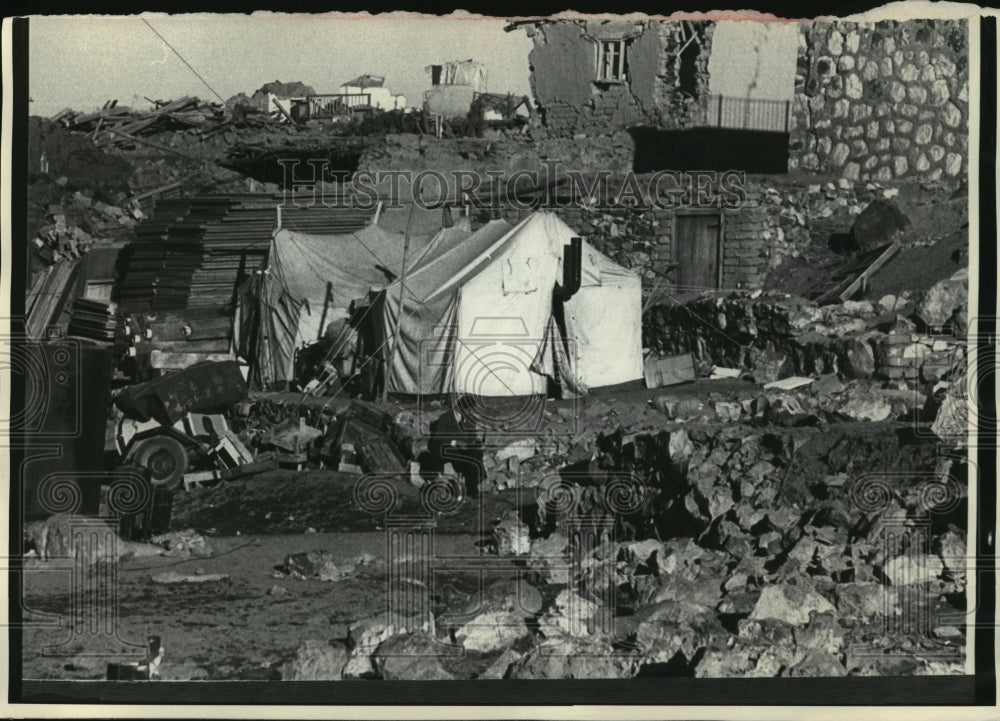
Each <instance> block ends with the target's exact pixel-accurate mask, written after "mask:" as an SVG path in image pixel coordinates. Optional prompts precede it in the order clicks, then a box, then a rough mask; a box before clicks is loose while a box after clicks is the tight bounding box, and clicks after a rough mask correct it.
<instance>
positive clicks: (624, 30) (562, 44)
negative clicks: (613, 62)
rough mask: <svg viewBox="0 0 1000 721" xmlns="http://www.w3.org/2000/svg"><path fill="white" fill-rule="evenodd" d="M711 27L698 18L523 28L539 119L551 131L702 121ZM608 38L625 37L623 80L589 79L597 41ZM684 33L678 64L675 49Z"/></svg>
mask: <svg viewBox="0 0 1000 721" xmlns="http://www.w3.org/2000/svg"><path fill="white" fill-rule="evenodd" d="M712 27H714V26H713V24H712V23H704V22H702V23H676V22H652V23H621V22H614V23H608V22H604V23H602V22H586V21H572V22H570V21H567V22H554V23H542V24H540V25H538V26H537V27H535V28H533V29H531V30H529V33H530V34H531V36H532V38H533V40H534V47H533V49H532V50H531V53H530V55H529V60H530V64H531V85H532V90H533V93H534V96H535V100H536V102H537V103H538V105H539V108H540V110H541V117H542V122H543V124H544V125H545V127H546V128H547V129H548V130H549V131H551V132H552V133H553V134H556V135H580V134H584V135H594V134H601V133H605V132H607V131H608V130H609V129H612V128H627V127H633V126H639V125H653V126H657V127H661V128H681V127H691V126H694V125H701V124H703V123H704V118H705V112H706V108H707V100H708V56H709V53H710V50H711V33H712ZM692 32H693V34H694V37H693V38H692V37H691V34H692ZM609 37H624V38H628V40H627V51H626V54H627V68H628V73H627V81H624V82H603V81H600V80H598V79H597V78H596V62H595V58H596V52H597V49H596V48H597V41H598V39H605V38H609ZM689 39H690V40H691V46H690V47H689V49H688V50H687V51H686V52H685V54H684V62H685V63H687V64H686V65H685V66H684V67H683V69H682V59H681V54H680V50H681V49H682V48H684V46H685V43H687V41H688V40H689ZM691 48H693V50H692V49H691Z"/></svg>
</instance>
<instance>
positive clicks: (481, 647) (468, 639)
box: [455, 610, 531, 653]
mask: <svg viewBox="0 0 1000 721" xmlns="http://www.w3.org/2000/svg"><path fill="white" fill-rule="evenodd" d="M530 633H531V632H530V631H529V630H528V626H527V624H526V623H525V620H524V616H523V615H521V614H519V613H517V612H516V611H507V610H490V611H486V612H485V613H481V614H479V615H478V616H476V617H475V618H473V619H472V620H471V621H469V622H468V623H466V624H464V625H463V626H462V627H461V628H459V629H458V630H457V631H455V640H456V641H457V642H458V643H460V644H462V646H463V647H464V648H465V649H466V650H467V651H478V652H479V653H491V652H493V651H501V650H504V649H508V648H510V647H511V646H513V645H514V644H515V643H517V642H518V641H520V640H521V639H522V638H525V637H527V636H528V635H529V634H530Z"/></svg>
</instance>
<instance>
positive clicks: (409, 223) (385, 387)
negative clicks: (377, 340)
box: [382, 198, 417, 403]
mask: <svg viewBox="0 0 1000 721" xmlns="http://www.w3.org/2000/svg"><path fill="white" fill-rule="evenodd" d="M416 206H417V201H416V198H413V199H412V200H411V203H410V216H409V217H408V218H407V219H406V239H405V240H404V241H403V270H402V271H400V272H401V275H400V277H399V311H398V312H397V313H396V332H395V333H393V334H392V348H391V349H390V350H389V362H388V363H386V365H385V368H384V369H383V370H382V402H383V403H385V402H386V400H387V399H388V398H389V373H390V372H392V365H393V363H395V362H396V346H398V345H399V330H400V327H399V324H400V322H401V321H402V318H403V294H404V293H405V290H406V256H407V255H408V254H409V252H410V229H411V228H412V227H413V210H414V208H416Z"/></svg>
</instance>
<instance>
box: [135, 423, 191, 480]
mask: <svg viewBox="0 0 1000 721" xmlns="http://www.w3.org/2000/svg"><path fill="white" fill-rule="evenodd" d="M132 460H134V461H135V462H136V463H137V464H139V465H140V466H145V467H146V468H147V469H149V473H150V481H151V482H152V484H153V485H154V486H158V487H160V488H167V489H170V490H174V489H176V488H179V487H180V485H181V483H182V482H183V480H184V474H185V473H186V472H187V468H188V457H187V451H186V450H185V449H184V446H183V445H182V444H181V442H180V441H178V440H177V439H176V438H171V437H170V436H154V437H152V438H147V439H145V440H143V441H140V442H139V445H138V446H136V449H135V450H134V451H133V452H132Z"/></svg>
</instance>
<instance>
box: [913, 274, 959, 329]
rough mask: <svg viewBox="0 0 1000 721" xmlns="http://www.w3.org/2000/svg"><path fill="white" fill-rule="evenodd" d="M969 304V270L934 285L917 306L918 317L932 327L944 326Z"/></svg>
mask: <svg viewBox="0 0 1000 721" xmlns="http://www.w3.org/2000/svg"><path fill="white" fill-rule="evenodd" d="M968 304H969V269H968V268H962V269H961V270H959V271H958V272H957V273H955V274H954V275H952V276H951V277H950V278H946V279H944V280H942V281H939V282H937V283H935V284H934V285H932V286H931V287H930V289H929V290H928V291H927V292H926V293H925V294H924V297H923V298H922V299H921V300H920V303H919V304H918V305H917V311H916V314H917V317H918V318H920V320H922V321H923V322H924V323H925V324H927V325H928V326H931V327H939V326H943V325H945V324H946V323H948V322H949V321H950V320H952V318H953V317H955V316H956V315H961V314H962V313H963V311H964V310H965V308H967V307H968Z"/></svg>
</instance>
